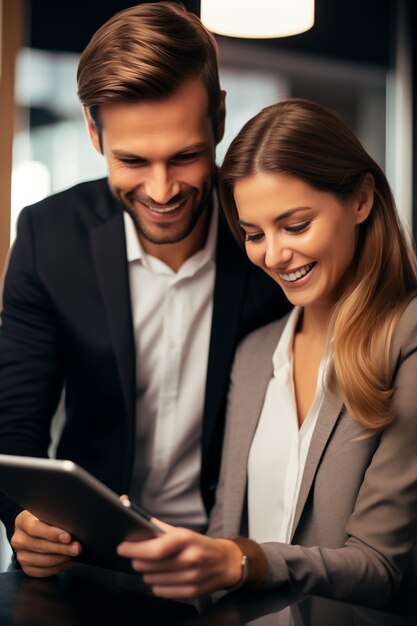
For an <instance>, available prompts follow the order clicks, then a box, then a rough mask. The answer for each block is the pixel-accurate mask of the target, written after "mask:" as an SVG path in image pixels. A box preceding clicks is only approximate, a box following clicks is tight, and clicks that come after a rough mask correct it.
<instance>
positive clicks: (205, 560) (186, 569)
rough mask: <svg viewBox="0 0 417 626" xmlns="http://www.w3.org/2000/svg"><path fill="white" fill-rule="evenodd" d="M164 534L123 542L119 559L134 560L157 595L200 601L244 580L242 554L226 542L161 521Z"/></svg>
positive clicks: (134, 564) (120, 546)
mask: <svg viewBox="0 0 417 626" xmlns="http://www.w3.org/2000/svg"><path fill="white" fill-rule="evenodd" d="M152 522H153V523H154V524H156V525H157V526H159V527H160V528H162V529H163V530H164V531H165V532H164V533H163V534H161V535H159V536H158V537H155V538H154V539H149V540H146V541H135V542H129V541H124V542H123V543H121V544H120V545H119V547H118V549H117V552H118V554H119V555H120V556H124V557H126V558H129V559H132V567H133V569H134V570H136V571H138V572H141V573H142V574H143V579H144V582H145V583H146V584H148V585H150V586H151V587H152V591H153V593H154V594H155V595H157V596H160V597H164V598H177V599H180V598H183V599H185V598H188V599H189V598H197V597H201V596H204V595H207V594H209V593H212V592H213V591H217V590H219V589H225V588H228V587H232V586H234V585H236V584H237V583H238V582H239V580H240V577H241V561H242V553H241V551H240V548H239V547H238V546H237V545H236V544H235V543H233V541H229V540H227V539H213V538H211V537H207V536H205V535H200V534H199V533H195V532H193V531H191V530H187V529H186V528H175V527H173V526H170V525H169V524H165V523H163V522H161V521H159V520H156V519H153V520H152Z"/></svg>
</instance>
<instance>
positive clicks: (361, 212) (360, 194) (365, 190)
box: [354, 172, 375, 224]
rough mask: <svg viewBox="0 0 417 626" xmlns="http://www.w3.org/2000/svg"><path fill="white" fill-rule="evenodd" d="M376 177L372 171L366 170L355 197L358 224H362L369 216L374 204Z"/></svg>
mask: <svg viewBox="0 0 417 626" xmlns="http://www.w3.org/2000/svg"><path fill="white" fill-rule="evenodd" d="M374 195H375V179H374V177H373V176H372V174H371V173H370V172H366V174H365V175H364V177H363V178H362V181H361V183H360V185H359V189H358V191H357V193H356V199H355V206H354V210H355V218H356V223H357V224H362V223H363V222H364V221H365V220H366V219H367V218H368V216H369V214H370V212H371V211H372V207H373V206H374Z"/></svg>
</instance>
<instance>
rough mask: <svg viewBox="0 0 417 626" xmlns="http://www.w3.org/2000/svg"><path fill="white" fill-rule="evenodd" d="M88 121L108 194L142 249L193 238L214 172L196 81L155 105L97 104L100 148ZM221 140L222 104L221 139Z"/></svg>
mask: <svg viewBox="0 0 417 626" xmlns="http://www.w3.org/2000/svg"><path fill="white" fill-rule="evenodd" d="M86 117H87V123H88V127H89V132H90V136H91V139H92V141H93V143H94V146H95V147H96V149H97V150H99V151H100V152H103V154H104V156H105V158H106V160H107V166H108V179H109V184H110V187H111V189H112V192H113V194H114V195H115V196H116V198H117V199H118V200H119V201H120V202H121V203H122V204H123V205H124V207H125V209H126V211H127V212H128V213H129V214H130V215H131V216H132V218H133V220H134V222H135V224H136V228H137V232H138V235H139V237H140V239H141V241H142V243H143V245H144V247H145V249H148V250H149V247H151V248H154V245H153V244H156V245H160V244H174V243H178V242H182V241H184V240H186V239H187V238H188V239H189V238H193V237H197V235H198V233H197V232H195V231H198V230H199V229H195V226H196V224H198V223H199V222H200V223H201V222H203V220H199V218H200V216H201V215H202V214H203V213H204V212H206V213H207V210H206V209H207V205H208V199H209V197H210V192H211V189H212V186H213V173H214V168H215V140H214V133H213V127H212V121H211V120H210V118H209V116H208V100H207V93H206V89H205V87H204V85H203V84H202V82H201V81H200V80H199V79H190V80H187V81H186V82H184V83H183V84H182V85H181V87H180V88H179V89H178V90H177V91H176V92H175V93H174V95H172V96H170V97H169V98H167V99H165V100H161V101H155V102H139V103H123V104H114V105H105V106H102V107H101V108H100V120H101V129H102V133H101V146H100V141H99V136H98V132H97V130H96V128H95V127H94V125H93V123H92V121H91V119H90V118H89V116H88V114H87V116H86ZM222 134H223V106H222V107H221V111H220V112H219V128H218V137H219V139H220V138H221V136H222ZM101 148H102V149H101ZM149 244H150V245H149Z"/></svg>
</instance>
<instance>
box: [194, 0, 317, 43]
mask: <svg viewBox="0 0 417 626" xmlns="http://www.w3.org/2000/svg"><path fill="white" fill-rule="evenodd" d="M201 21H202V22H203V24H204V25H205V26H206V27H207V28H208V29H209V30H211V31H212V32H214V33H217V34H219V35H227V36H229V37H245V38H251V39H257V38H260V39H261V38H271V37H288V36H289V35H296V34H298V33H303V32H305V31H306V30H309V29H310V28H311V27H312V26H313V24H314V0H201Z"/></svg>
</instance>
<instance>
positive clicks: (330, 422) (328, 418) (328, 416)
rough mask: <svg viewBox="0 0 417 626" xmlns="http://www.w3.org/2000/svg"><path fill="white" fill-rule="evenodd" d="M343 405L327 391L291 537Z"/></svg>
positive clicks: (304, 476)
mask: <svg viewBox="0 0 417 626" xmlns="http://www.w3.org/2000/svg"><path fill="white" fill-rule="evenodd" d="M342 409H343V403H342V401H341V400H340V398H338V397H337V396H336V395H335V394H334V393H332V392H331V391H329V390H326V392H325V397H324V400H323V404H322V407H321V410H320V413H319V416H318V419H317V424H316V427H315V429H314V433H313V436H312V439H311V444H310V449H309V451H308V454H307V459H306V463H305V467H304V472H303V478H302V481H301V486H300V491H299V494H298V500H297V506H296V509H295V517H294V523H293V527H292V533H291V537H293V536H294V533H295V530H296V528H297V526H298V523H299V521H300V519H301V515H302V512H303V510H304V507H305V504H306V502H307V498H308V494H309V493H310V489H311V486H312V484H313V481H314V477H315V475H316V472H317V468H318V466H319V463H320V459H321V457H322V455H323V452H324V450H325V447H326V445H327V442H328V441H329V438H330V436H331V434H332V432H333V429H334V428H335V426H336V423H337V421H338V419H339V416H340V414H341V411H342Z"/></svg>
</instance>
